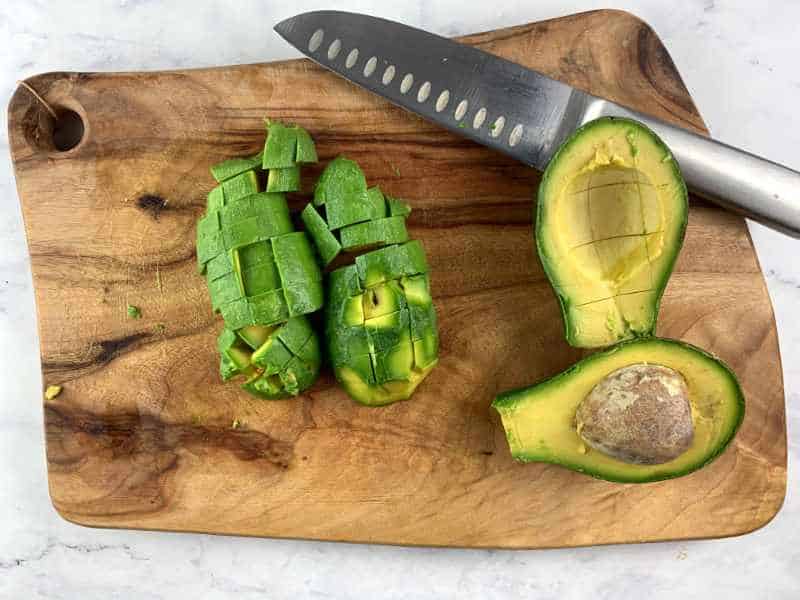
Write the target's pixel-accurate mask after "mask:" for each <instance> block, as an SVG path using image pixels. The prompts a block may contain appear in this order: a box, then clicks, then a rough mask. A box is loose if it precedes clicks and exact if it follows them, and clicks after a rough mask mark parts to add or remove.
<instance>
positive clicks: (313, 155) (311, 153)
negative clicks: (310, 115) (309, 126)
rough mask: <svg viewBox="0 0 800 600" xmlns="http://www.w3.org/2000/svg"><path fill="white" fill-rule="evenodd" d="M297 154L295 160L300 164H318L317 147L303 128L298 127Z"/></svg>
mask: <svg viewBox="0 0 800 600" xmlns="http://www.w3.org/2000/svg"><path fill="white" fill-rule="evenodd" d="M296 129H297V154H296V156H295V160H296V161H297V162H299V163H315V162H317V160H318V159H317V147H316V145H315V144H314V140H313V139H312V138H311V135H309V133H308V132H307V131H306V130H305V129H303V128H302V127H297V128H296Z"/></svg>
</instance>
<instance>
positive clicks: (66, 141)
mask: <svg viewBox="0 0 800 600" xmlns="http://www.w3.org/2000/svg"><path fill="white" fill-rule="evenodd" d="M84 131H85V127H84V125H83V119H82V118H81V116H80V115H79V114H78V113H76V112H75V111H74V110H69V109H62V110H56V119H55V123H53V145H54V146H55V147H56V150H58V151H59V152H66V151H67V150H72V149H73V148H74V147H75V146H77V145H78V144H80V143H81V140H82V139H83V134H84Z"/></svg>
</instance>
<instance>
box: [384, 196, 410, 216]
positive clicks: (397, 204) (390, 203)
mask: <svg viewBox="0 0 800 600" xmlns="http://www.w3.org/2000/svg"><path fill="white" fill-rule="evenodd" d="M386 211H387V213H388V214H389V216H390V217H407V216H408V215H410V214H411V207H410V206H409V205H408V204H406V203H405V202H403V201H402V200H400V199H398V198H391V197H389V196H386Z"/></svg>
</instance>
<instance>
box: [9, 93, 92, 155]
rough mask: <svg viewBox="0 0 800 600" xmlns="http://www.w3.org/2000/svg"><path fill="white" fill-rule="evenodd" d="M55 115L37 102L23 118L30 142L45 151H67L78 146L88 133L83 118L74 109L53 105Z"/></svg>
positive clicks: (26, 134)
mask: <svg viewBox="0 0 800 600" xmlns="http://www.w3.org/2000/svg"><path fill="white" fill-rule="evenodd" d="M52 109H53V112H54V113H55V117H54V116H52V115H51V114H50V112H49V111H47V110H45V108H44V107H43V106H42V105H41V104H39V103H36V104H34V105H32V106H31V108H30V110H28V112H27V114H26V115H25V117H24V118H23V122H22V127H23V132H24V135H25V139H26V140H27V141H28V143H29V144H30V145H31V146H33V147H34V148H36V149H37V150H42V151H45V152H53V151H56V152H67V151H68V150H72V149H73V148H75V147H77V146H78V144H80V143H81V141H82V140H83V138H84V135H85V134H86V126H85V124H84V121H83V118H82V117H81V116H80V114H78V113H77V112H75V111H74V110H72V109H69V108H65V107H63V106H55V107H52Z"/></svg>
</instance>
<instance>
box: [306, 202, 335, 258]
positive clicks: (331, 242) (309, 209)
mask: <svg viewBox="0 0 800 600" xmlns="http://www.w3.org/2000/svg"><path fill="white" fill-rule="evenodd" d="M300 218H301V219H302V221H303V224H304V225H305V227H306V232H307V233H308V235H309V236H311V240H312V241H313V242H314V246H315V247H316V249H317V254H319V257H320V260H321V262H322V265H323V266H327V265H329V264H330V262H331V261H332V260H333V259H334V258H336V257H337V256H338V255H339V253H340V252H341V251H342V245H341V244H340V243H339V240H337V239H336V236H334V235H333V233H332V232H331V230H330V229H328V224H327V223H326V222H325V219H323V218H322V217H321V216H320V214H319V212H317V209H316V208H314V205H313V204H311V203H309V204H307V205H306V207H305V208H304V209H303V212H302V213H300Z"/></svg>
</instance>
